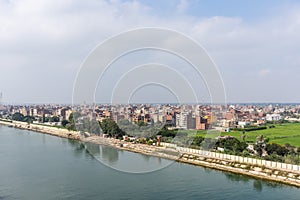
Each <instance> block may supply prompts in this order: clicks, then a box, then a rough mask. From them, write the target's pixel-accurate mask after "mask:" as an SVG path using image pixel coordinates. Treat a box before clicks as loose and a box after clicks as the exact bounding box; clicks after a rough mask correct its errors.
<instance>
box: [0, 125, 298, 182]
mask: <svg viewBox="0 0 300 200" xmlns="http://www.w3.org/2000/svg"><path fill="white" fill-rule="evenodd" d="M0 124H2V125H6V126H12V127H15V128H20V129H26V130H31V131H35V132H40V133H45V134H50V135H54V136H58V137H63V138H68V139H75V140H79V141H82V142H91V143H94V144H101V145H109V146H112V147H115V148H118V149H122V150H126V151H131V152H136V153H141V154H145V155H151V156H157V157H162V158H166V159H170V160H175V161H178V162H183V163H189V164H193V165H198V166H203V167H208V168H213V169H218V170H222V171H229V172H233V173H238V174H243V175H247V176H251V177H255V178H260V179H264V180H270V181H276V182H280V183H284V184H289V185H293V186H297V187H300V166H298V165H294V166H293V165H291V166H289V165H288V164H285V163H280V164H278V163H277V164H276V165H275V164H274V163H275V162H271V161H263V160H257V159H252V158H246V157H239V156H232V155H227V154H220V153H215V152H209V151H201V150H195V149H190V148H183V147H177V146H175V145H174V144H169V143H162V146H160V147H157V146H150V145H146V144H133V143H130V142H125V141H121V140H117V139H112V138H103V137H100V136H91V137H87V138H84V137H82V136H81V134H80V133H79V132H76V131H69V130H67V129H62V128H57V127H51V126H44V125H39V124H27V123H25V122H16V121H12V122H10V121H1V120H0Z"/></svg>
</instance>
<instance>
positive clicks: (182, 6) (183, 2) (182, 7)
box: [176, 0, 190, 13]
mask: <svg viewBox="0 0 300 200" xmlns="http://www.w3.org/2000/svg"><path fill="white" fill-rule="evenodd" d="M189 5H190V4H189V1H188V0H180V2H179V3H178V4H177V6H176V9H177V12H178V13H184V12H186V11H187V9H188V8H189Z"/></svg>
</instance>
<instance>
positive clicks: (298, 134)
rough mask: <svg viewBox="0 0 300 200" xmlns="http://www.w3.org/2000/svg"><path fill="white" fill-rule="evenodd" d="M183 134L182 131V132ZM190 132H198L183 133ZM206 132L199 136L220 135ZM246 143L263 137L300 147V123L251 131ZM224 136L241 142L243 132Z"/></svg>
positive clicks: (234, 132)
mask: <svg viewBox="0 0 300 200" xmlns="http://www.w3.org/2000/svg"><path fill="white" fill-rule="evenodd" d="M180 132H181V131H180ZM182 132H188V133H189V134H190V135H195V134H196V131H192V130H190V131H182ZM206 133H207V132H206V131H198V132H197V135H199V136H202V137H206V138H215V137H217V136H218V135H219V133H218V132H212V133H208V134H206ZM245 134H246V141H249V142H255V141H256V137H257V136H259V135H263V136H264V137H267V138H269V139H270V142H271V143H277V144H281V145H284V144H286V143H289V144H291V145H293V146H296V147H300V123H287V124H275V128H269V127H268V128H267V129H265V130H258V131H249V132H246V133H245ZM221 135H222V136H224V135H232V136H234V137H236V138H237V139H239V140H242V139H241V136H242V132H241V131H232V132H229V133H221Z"/></svg>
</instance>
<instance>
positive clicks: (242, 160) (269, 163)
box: [160, 142, 300, 172]
mask: <svg viewBox="0 0 300 200" xmlns="http://www.w3.org/2000/svg"><path fill="white" fill-rule="evenodd" d="M160 145H161V146H164V147H168V148H174V149H176V150H178V151H179V152H182V153H190V154H197V155H200V156H203V157H210V158H216V159H220V160H228V161H233V162H239V163H244V164H251V165H258V166H265V167H268V168H274V169H280V170H288V171H298V172H299V171H300V166H299V165H292V164H287V163H281V162H273V161H269V160H262V159H256V158H248V157H242V156H234V155H229V154H224V153H217V152H212V151H204V150H198V149H191V148H185V147H179V146H177V145H176V144H171V143H165V142H161V143H160Z"/></svg>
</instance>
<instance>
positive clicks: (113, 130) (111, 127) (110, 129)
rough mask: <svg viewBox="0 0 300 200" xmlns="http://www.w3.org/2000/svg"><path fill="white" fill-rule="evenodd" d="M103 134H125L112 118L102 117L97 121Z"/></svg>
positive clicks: (115, 135)
mask: <svg viewBox="0 0 300 200" xmlns="http://www.w3.org/2000/svg"><path fill="white" fill-rule="evenodd" d="M99 124H100V127H101V129H102V131H103V133H104V134H108V135H109V136H110V137H121V136H123V135H125V132H124V131H123V130H122V129H120V128H119V126H118V124H117V123H116V122H115V121H114V120H112V119H103V120H102V122H100V123H99Z"/></svg>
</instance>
